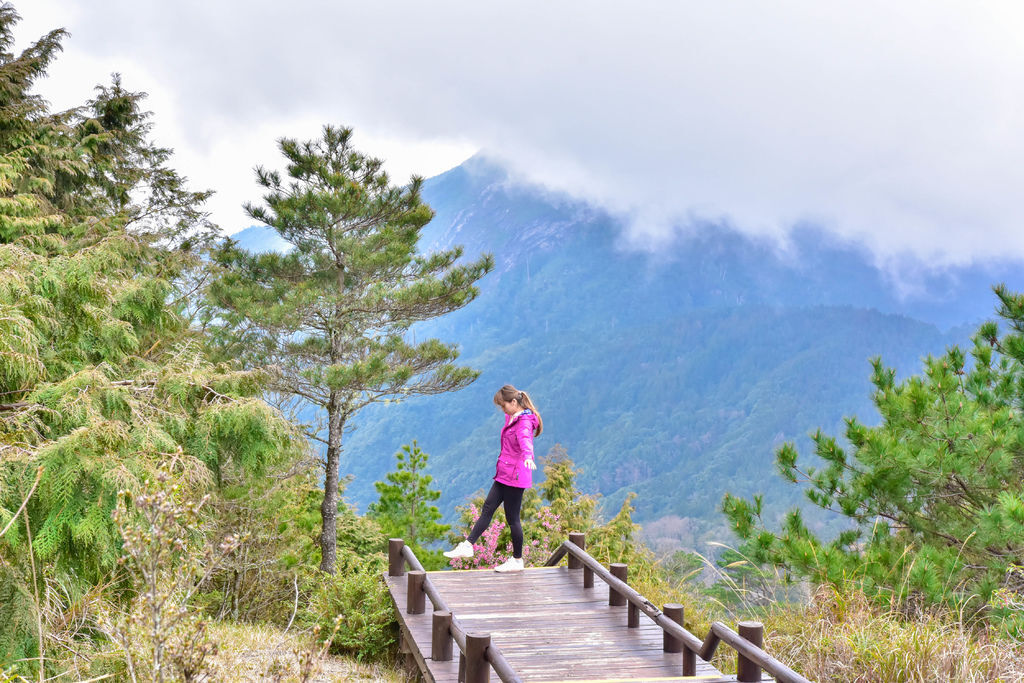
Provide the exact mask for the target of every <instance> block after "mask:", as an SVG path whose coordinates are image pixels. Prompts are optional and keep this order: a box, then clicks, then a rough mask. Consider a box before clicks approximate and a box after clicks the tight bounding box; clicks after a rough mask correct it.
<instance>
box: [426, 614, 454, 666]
mask: <svg viewBox="0 0 1024 683" xmlns="http://www.w3.org/2000/svg"><path fill="white" fill-rule="evenodd" d="M451 627H452V613H451V612H446V611H444V610H437V611H436V612H434V619H433V621H432V622H431V630H430V658H431V659H433V660H434V661H435V662H450V661H451V660H452V635H451Z"/></svg>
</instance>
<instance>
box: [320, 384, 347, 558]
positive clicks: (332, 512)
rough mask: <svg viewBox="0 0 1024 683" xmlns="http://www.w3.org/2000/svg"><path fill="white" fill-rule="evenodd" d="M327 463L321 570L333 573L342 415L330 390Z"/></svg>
mask: <svg viewBox="0 0 1024 683" xmlns="http://www.w3.org/2000/svg"><path fill="white" fill-rule="evenodd" d="M327 418H328V419H327V463H326V468H327V472H326V476H325V477H324V502H323V503H322V504H321V505H320V518H321V519H322V520H323V525H322V527H323V528H322V531H321V533H320V571H322V572H326V573H328V574H333V573H334V564H335V561H336V560H337V557H338V465H339V463H338V461H339V458H340V457H341V432H342V429H343V428H344V427H345V420H344V419H343V417H342V414H341V400H340V398H339V397H338V393H337V392H335V391H332V392H331V400H330V402H329V403H328V404H327Z"/></svg>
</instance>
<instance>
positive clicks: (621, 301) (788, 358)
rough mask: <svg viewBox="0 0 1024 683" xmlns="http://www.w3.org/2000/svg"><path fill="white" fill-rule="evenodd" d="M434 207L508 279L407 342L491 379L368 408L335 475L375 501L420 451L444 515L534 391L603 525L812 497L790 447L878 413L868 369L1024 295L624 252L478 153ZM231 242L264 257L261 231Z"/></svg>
mask: <svg viewBox="0 0 1024 683" xmlns="http://www.w3.org/2000/svg"><path fill="white" fill-rule="evenodd" d="M424 197H425V198H426V199H427V201H428V202H429V203H430V205H431V207H432V208H434V209H435V211H436V212H437V214H436V216H435V218H434V220H433V221H432V222H431V223H430V224H428V226H427V227H426V229H425V230H424V236H423V241H424V246H425V247H426V248H434V249H437V248H442V247H448V246H451V245H453V244H464V245H465V247H466V253H467V254H474V253H479V252H481V251H490V252H493V253H494V254H495V255H496V269H495V272H494V273H492V274H490V275H489V276H487V277H485V278H484V279H483V280H482V281H481V285H480V286H481V295H480V297H479V299H478V300H477V301H475V302H474V303H473V304H472V305H470V306H468V307H467V308H466V309H464V310H461V311H458V312H455V313H453V314H451V315H449V316H446V317H445V318H442V319H440V320H437V321H432V322H431V323H429V325H424V326H422V327H420V328H414V329H417V330H422V332H423V333H427V332H429V333H431V334H439V335H441V336H443V337H445V338H450V339H457V340H458V341H459V343H460V345H461V348H462V349H463V358H464V359H465V360H466V361H467V362H468V363H469V364H470V365H472V366H473V367H475V368H478V369H480V370H481V371H482V374H481V377H480V379H478V380H477V382H476V383H474V384H473V385H471V386H470V387H468V388H467V389H464V390H462V391H460V392H457V393H455V394H451V395H448V396H446V397H445V398H444V399H443V400H439V399H436V398H432V397H426V398H421V399H414V400H409V401H406V402H404V403H401V404H392V405H387V406H378V407H374V408H371V409H368V410H366V411H364V412H363V413H362V414H361V415H360V417H359V419H358V421H357V428H356V430H355V431H354V432H353V433H352V434H351V436H350V437H349V438H348V441H347V446H346V452H345V456H344V460H343V462H342V468H343V470H344V471H347V472H349V473H350V474H353V475H355V481H354V482H353V483H352V484H351V486H350V487H349V490H348V495H349V497H350V499H351V500H354V501H355V502H357V503H359V504H360V505H361V506H365V505H366V504H367V503H369V502H370V501H372V500H373V499H374V497H375V492H374V489H373V482H374V481H375V480H377V479H379V478H380V477H381V475H382V473H383V472H384V471H386V468H387V464H388V463H389V461H390V456H391V454H392V453H393V452H394V451H395V450H397V448H398V447H399V446H400V445H401V444H403V443H406V442H408V441H410V440H411V439H413V438H416V439H418V440H419V442H420V444H421V446H422V447H423V448H424V450H426V451H427V452H429V453H431V454H432V455H431V458H432V459H431V462H432V467H433V468H434V471H435V473H436V474H437V477H438V479H439V480H440V481H442V482H444V486H443V487H442V498H441V500H440V502H439V505H440V507H441V510H442V511H443V512H444V513H445V515H446V516H447V517H449V518H451V515H452V514H453V509H454V505H456V504H457V503H458V502H460V501H461V500H463V499H465V497H466V496H467V495H468V494H470V493H472V492H473V491H475V490H477V489H478V488H480V487H482V486H484V485H485V484H486V482H487V481H488V479H489V477H490V476H491V474H489V472H490V470H491V469H492V468H493V464H492V456H493V451H494V448H495V444H494V443H492V442H493V441H494V431H495V429H494V427H495V424H496V422H497V421H498V420H499V419H500V416H499V415H498V413H497V411H496V410H495V409H494V407H493V405H492V404H491V401H490V397H491V395H492V394H493V392H494V391H495V389H496V388H497V387H499V386H501V385H502V384H504V383H506V382H513V383H515V384H516V385H517V386H522V387H524V388H525V389H527V390H529V391H530V393H531V395H532V396H536V397H537V401H538V405H539V406H540V408H541V410H542V412H543V414H544V417H545V434H544V437H543V440H542V441H540V442H539V443H540V446H539V447H540V448H541V450H542V451H543V450H544V449H546V448H548V447H550V446H551V445H553V444H555V443H561V444H562V445H564V446H565V447H566V448H567V449H568V451H569V453H570V455H571V456H572V457H573V458H574V460H575V461H576V462H577V463H578V464H579V465H580V466H581V467H582V468H583V474H582V475H581V483H582V484H583V487H584V489H585V490H593V491H598V492H600V493H601V494H603V495H604V496H605V497H606V500H607V503H606V509H607V510H612V509H616V508H617V505H618V504H619V503H620V502H621V500H622V498H623V497H624V496H625V495H626V493H627V492H628V491H636V492H637V493H639V494H640V495H639V496H638V498H637V500H636V506H637V517H638V519H640V520H641V521H643V522H645V523H647V525H648V526H649V528H651V529H652V530H653V533H656V534H660V535H666V536H668V537H669V539H670V541H671V539H673V538H674V539H675V540H676V541H681V542H683V543H684V544H687V545H688V544H690V543H692V542H693V541H694V540H695V538H696V537H698V536H700V535H701V534H702V533H704V532H707V531H708V527H709V525H710V526H714V525H718V524H720V515H719V513H718V504H719V502H720V501H721V498H722V495H723V493H724V492H725V491H726V490H729V491H732V492H735V493H743V494H748V493H751V492H753V491H755V490H762V491H766V492H767V493H768V495H767V496H766V498H767V499H768V500H769V501H771V503H770V504H769V512H773V511H776V512H777V511H779V510H781V509H783V508H784V507H788V505H790V504H791V503H792V502H794V501H795V500H797V499H798V498H799V495H800V494H799V493H798V492H796V491H794V490H792V489H791V488H790V487H788V486H786V485H785V484H784V483H783V482H782V481H781V480H779V479H778V478H777V477H776V476H775V474H774V465H773V453H774V450H775V449H776V447H777V446H778V445H779V444H780V443H782V442H783V441H787V440H796V441H797V442H798V443H799V444H801V446H804V447H806V446H807V445H808V444H809V440H808V438H807V435H808V434H809V433H810V432H811V431H813V430H814V429H816V428H817V427H819V426H820V427H823V428H826V429H833V430H835V429H837V428H838V427H839V425H840V423H841V419H842V417H843V416H844V415H849V414H857V415H859V416H860V417H861V418H862V419H863V420H864V421H866V422H868V423H874V422H875V421H876V420H877V413H876V411H875V409H874V408H873V406H872V404H871V401H870V393H871V384H870V373H871V368H870V364H869V362H868V361H869V359H870V358H871V357H874V356H882V358H883V360H884V362H885V363H887V364H888V365H890V366H892V367H894V368H896V369H897V370H898V371H899V373H900V374H901V375H904V374H907V373H911V372H914V371H916V369H917V368H918V367H919V365H920V359H921V358H922V357H924V356H925V355H927V354H939V353H942V352H943V351H944V350H945V348H946V347H947V346H949V345H950V344H953V343H962V342H964V341H965V340H966V339H967V336H968V334H969V332H970V331H971V329H972V328H971V326H970V323H974V322H977V321H979V320H981V319H984V318H986V317H990V316H991V314H992V312H993V308H994V304H995V297H994V296H993V295H992V292H991V283H993V282H997V281H1000V280H1002V281H1008V282H1009V283H1011V285H1012V284H1013V283H1014V282H1015V281H1016V282H1017V283H1018V284H1019V283H1020V281H1021V277H1020V275H1018V274H1017V273H1018V271H1016V270H1015V269H1014V268H1013V264H1003V265H1001V266H1000V265H989V266H986V267H974V268H963V269H959V270H934V271H933V270H930V269H928V268H927V267H926V265H925V264H922V263H920V262H907V263H905V264H903V266H901V268H900V269H898V270H896V271H892V272H889V271H886V270H884V269H881V268H879V267H876V266H875V265H874V263H873V261H872V259H871V255H870V254H868V253H867V252H866V251H864V250H862V249H859V248H857V247H855V246H853V245H844V244H839V243H836V242H835V241H833V240H831V239H830V238H829V237H828V236H827V235H825V234H823V233H821V232H818V231H815V230H813V229H810V228H804V229H801V230H798V231H797V232H795V233H794V235H793V238H792V241H791V243H790V244H789V245H788V246H787V247H786V248H784V249H783V248H781V247H778V246H777V245H774V244H771V243H767V242H758V241H756V240H752V239H749V238H747V237H744V236H742V235H740V234H739V233H737V232H735V231H731V230H729V229H728V228H726V227H723V226H710V225H708V226H697V227H694V228H693V229H692V231H691V233H689V234H688V236H683V237H680V239H679V240H678V242H677V243H675V244H673V245H671V246H670V248H666V249H664V250H661V251H660V252H659V253H658V254H656V255H652V254H649V253H645V252H642V251H636V250H629V249H626V248H625V247H624V246H623V243H622V238H621V236H622V234H623V230H624V226H623V224H622V223H621V222H620V221H618V220H616V219H615V218H614V217H612V216H609V215H608V214H607V213H605V212H602V211H600V210H598V209H596V208H594V207H592V206H588V205H587V204H585V203H583V202H579V201H573V200H570V199H568V198H566V197H561V196H555V195H551V194H550V193H547V192H545V191H543V190H541V189H539V188H536V187H528V186H523V185H518V184H516V183H514V182H512V181H510V180H509V179H508V177H507V175H506V174H505V173H504V171H503V170H502V169H501V167H500V166H498V165H496V164H495V163H493V162H490V161H488V160H486V159H485V158H483V157H480V156H477V157H474V158H472V159H470V160H468V161H467V162H465V163H464V164H463V165H461V166H460V167H458V168H455V169H453V170H451V171H449V172H447V173H445V174H443V175H441V176H438V177H436V178H432V179H430V180H428V181H427V182H426V183H425V184H424ZM236 237H240V238H241V239H242V240H243V243H245V242H248V243H249V244H250V245H252V246H259V245H261V244H270V243H269V242H266V240H267V238H268V234H267V233H266V232H265V231H262V230H261V229H258V228H251V229H249V230H246V231H243V232H242V233H240V234H239V235H236ZM899 278H903V281H900V282H897V279H899ZM911 285H912V286H913V288H915V290H914V291H915V293H914V294H913V295H907V294H906V293H905V292H906V291H907V290H908V288H910V287H911ZM687 518H692V519H687ZM656 520H662V522H661V523H659V524H651V523H652V522H655V521H656ZM828 522H829V520H828V518H827V517H822V516H820V515H819V516H817V517H816V518H815V517H812V519H811V523H812V525H815V524H825V525H827V524H828ZM720 532H721V529H720V528H719V529H715V530H714V531H712V532H711V534H712V536H714V535H718V534H720Z"/></svg>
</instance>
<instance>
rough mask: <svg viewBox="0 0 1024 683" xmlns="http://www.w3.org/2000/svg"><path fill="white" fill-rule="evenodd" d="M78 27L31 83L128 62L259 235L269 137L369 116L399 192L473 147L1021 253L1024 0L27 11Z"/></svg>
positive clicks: (651, 198) (978, 253)
mask: <svg viewBox="0 0 1024 683" xmlns="http://www.w3.org/2000/svg"><path fill="white" fill-rule="evenodd" d="M15 7H16V8H17V10H18V11H19V12H20V13H21V14H22V16H23V19H24V20H23V22H22V23H21V25H20V27H19V29H18V34H19V36H20V39H21V44H22V46H23V45H24V44H26V43H27V42H28V41H29V40H34V39H35V38H36V37H38V36H39V35H41V34H42V33H43V32H45V31H46V30H49V29H50V28H54V27H57V26H63V27H65V28H67V29H68V30H69V31H70V32H71V34H72V35H71V37H70V38H69V39H68V40H67V42H66V43H65V46H66V49H65V53H64V54H63V55H62V56H61V57H60V58H59V60H58V62H57V63H56V64H55V66H54V67H53V69H52V70H51V74H52V77H51V78H50V79H48V81H47V82H45V83H44V84H43V85H42V86H41V88H40V90H41V92H42V93H43V94H44V95H45V96H46V97H47V98H48V99H50V101H51V102H52V103H53V105H54V106H55V107H67V106H71V105H74V104H77V103H80V102H82V101H84V100H85V99H87V98H88V97H89V96H90V95H91V88H92V86H93V85H95V84H96V83H98V82H101V81H106V80H108V75H109V74H110V73H111V72H113V71H119V72H121V73H122V74H123V75H124V79H125V85H126V86H127V87H129V88H131V89H135V90H144V91H147V92H149V93H150V94H151V96H150V100H149V102H148V105H149V107H150V108H151V109H152V110H153V111H154V112H155V114H156V124H157V125H156V135H157V138H158V142H160V143H162V144H166V145H169V146H171V147H174V148H175V150H176V152H177V154H176V159H177V162H176V164H177V167H178V168H179V169H180V170H181V171H182V172H184V173H185V174H186V175H188V176H189V177H190V178H192V179H193V180H194V181H195V184H196V185H197V186H199V187H210V188H213V189H215V190H216V191H217V197H216V198H215V199H214V200H213V202H212V205H211V207H212V209H213V212H214V216H215V218H216V220H217V221H218V222H219V223H220V224H221V226H222V227H223V228H224V229H225V230H227V231H228V232H233V231H235V230H238V229H241V228H242V227H245V226H247V225H248V224H249V221H248V220H247V219H246V217H245V216H244V214H243V213H242V211H241V208H240V207H241V204H242V203H243V202H244V201H251V200H255V199H258V197H259V190H258V187H257V186H256V185H255V183H254V182H253V176H252V168H253V167H254V166H255V165H257V164H263V165H266V166H271V167H273V166H276V165H278V164H279V161H278V160H279V156H278V153H277V152H276V149H275V142H274V141H275V139H276V138H278V137H281V136H289V137H300V138H308V137H312V136H315V135H316V133H317V131H318V129H319V128H320V127H321V126H322V124H324V123H336V124H342V125H349V126H352V127H354V128H355V133H356V144H357V146H358V147H359V148H360V149H361V150H363V151H365V152H368V153H371V154H373V155H375V156H379V157H382V158H385V159H386V160H387V161H388V167H389V168H390V169H391V171H392V172H393V173H394V174H396V177H397V178H398V179H400V180H402V181H404V180H405V179H407V178H408V176H409V174H410V173H417V174H419V175H424V176H430V175H434V174H437V173H439V172H441V171H444V170H446V169H447V168H450V167H452V166H455V165H457V164H458V163H460V162H461V161H463V160H464V159H466V158H467V157H469V156H470V155H472V154H473V153H475V152H476V151H478V150H484V151H486V152H487V153H488V154H490V155H492V156H494V157H497V158H499V159H501V160H503V161H504V162H505V163H507V164H508V165H509V166H510V167H511V168H512V169H513V170H514V171H515V172H516V173H517V174H518V175H520V176H521V177H523V178H526V179H529V180H532V181H536V182H540V183H543V184H546V185H548V186H550V187H552V188H555V189H560V190H566V191H569V192H571V193H573V194H576V195H579V196H581V197H583V198H586V199H590V200H593V201H596V202H599V203H600V204H602V205H603V206H605V207H607V208H609V209H612V210H615V211H621V212H623V213H624V214H627V215H629V216H630V217H631V220H630V221H629V225H630V228H629V230H630V233H629V234H630V237H631V238H632V239H633V240H634V243H636V244H638V245H642V246H645V247H647V248H658V247H660V246H661V245H663V244H664V243H665V241H666V240H668V239H671V238H672V236H673V235H675V234H677V233H678V231H679V230H681V229H685V226H686V225H688V224H692V222H693V221H694V219H714V220H716V221H722V222H724V223H728V224H731V225H733V226H735V227H736V228H739V229H741V230H744V231H747V232H750V233H755V234H760V235H774V236H783V235H785V233H786V231H787V230H788V229H789V228H790V227H792V226H793V225H794V224H796V223H799V222H806V221H810V222H813V223H816V224H818V225H821V226H824V227H826V228H828V229H829V230H831V231H834V232H836V233H837V234H839V235H842V236H844V237H847V238H851V239H855V240H857V241H861V242H864V243H865V244H867V245H868V246H870V247H871V248H872V249H873V250H874V251H875V252H876V253H877V254H878V255H879V258H880V259H881V260H883V261H884V260H887V259H890V258H893V257H898V256H900V255H906V254H907V253H913V254H916V255H917V256H920V257H923V258H925V259H927V260H928V262H931V263H935V264H939V265H941V264H949V263H967V262H970V261H974V260H979V259H991V258H999V257H1012V258H1024V199H1022V196H1024V3H1020V2H1016V1H1013V2H1004V3H996V2H979V1H977V0H972V1H970V2H968V1H966V0H965V1H964V2H956V3H951V2H943V1H941V0H924V1H920V2H915V1H908V0H902V1H901V2H895V3H894V2H889V1H886V2H875V1H870V0H867V1H865V0H861V1H858V2H846V3H833V2H820V0H809V1H807V2H759V3H755V2H750V1H744V2H730V1H728V0H713V1H706V2H696V1H693V2H683V1H673V0H659V1H658V2H644V1H638V0H632V1H630V2H616V3H610V2H599V1H597V0H587V1H585V2H584V1H579V2H571V1H557V2H524V1H520V2H515V3H512V2H504V3H502V2H477V1H473V0H463V1H462V2H444V1H438V0H431V1H429V2H423V1H422V0H419V1H416V2H405V1H403V2H390V1H386V0H361V1H360V2H358V3H353V2H347V1H339V0H334V1H326V0H325V1H322V2H313V1H311V0H291V1H290V2H283V1H279V2H265V1H263V0H247V1H246V2H241V1H235V0H230V1H229V0H178V1H176V2H166V1H163V2H151V1H149V0H90V1H89V2H86V1H85V0H79V1H77V2H72V1H69V0H31V2H16V3H15Z"/></svg>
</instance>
